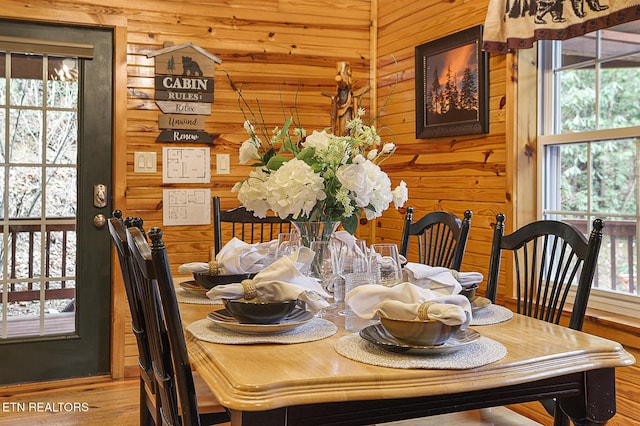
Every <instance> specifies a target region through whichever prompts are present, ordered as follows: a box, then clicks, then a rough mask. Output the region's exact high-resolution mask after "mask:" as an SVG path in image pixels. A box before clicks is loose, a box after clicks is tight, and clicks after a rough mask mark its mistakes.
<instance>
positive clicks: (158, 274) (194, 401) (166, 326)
mask: <svg viewBox="0 0 640 426" xmlns="http://www.w3.org/2000/svg"><path fill="white" fill-rule="evenodd" d="M126 233H127V242H128V246H129V250H130V251H131V257H132V260H133V262H132V264H133V272H134V274H133V276H134V277H135V281H136V285H137V287H138V289H139V294H140V297H141V301H142V309H143V314H144V319H145V323H146V328H147V335H148V337H149V344H150V352H151V359H152V365H153V372H154V375H155V383H156V392H157V394H158V397H159V398H158V399H159V417H158V419H157V422H156V424H170V425H184V426H199V425H211V424H219V423H226V422H229V420H230V419H229V415H228V413H227V412H226V410H225V409H224V407H222V406H220V405H219V404H216V405H217V410H212V411H210V412H206V413H205V412H201V411H200V409H199V405H198V398H197V394H196V387H195V382H194V377H193V373H192V371H191V365H190V363H189V357H188V354H187V347H186V342H185V337H184V332H183V329H182V321H181V319H180V313H179V311H178V302H177V299H176V294H175V288H174V285H173V279H172V276H171V270H170V266H169V262H168V260H167V253H166V248H165V246H164V243H163V242H162V231H160V229H158V228H152V229H151V230H150V231H149V237H150V238H151V239H152V241H153V247H154V248H153V250H152V249H151V248H150V247H149V244H148V242H147V239H146V238H145V236H144V234H143V233H142V232H141V231H140V229H138V228H135V227H132V228H127V230H126Z"/></svg>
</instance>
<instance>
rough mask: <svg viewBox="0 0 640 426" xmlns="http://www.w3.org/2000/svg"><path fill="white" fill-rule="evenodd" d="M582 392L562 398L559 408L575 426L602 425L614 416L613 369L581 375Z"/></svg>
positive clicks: (614, 387)
mask: <svg viewBox="0 0 640 426" xmlns="http://www.w3.org/2000/svg"><path fill="white" fill-rule="evenodd" d="M583 382H584V392H583V393H582V395H580V396H577V397H570V398H563V399H561V400H560V401H559V402H560V407H561V408H562V411H564V412H565V413H566V414H567V415H568V416H569V417H570V418H571V420H572V421H573V423H574V424H575V425H576V426H583V425H584V426H588V425H602V424H605V423H607V421H608V420H609V419H611V418H612V417H613V416H614V415H615V414H616V381H615V370H614V369H613V368H603V369H599V370H591V371H586V372H584V373H583Z"/></svg>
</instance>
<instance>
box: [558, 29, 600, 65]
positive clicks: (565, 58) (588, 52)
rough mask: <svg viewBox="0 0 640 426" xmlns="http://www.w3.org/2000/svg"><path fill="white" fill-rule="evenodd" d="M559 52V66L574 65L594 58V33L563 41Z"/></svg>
mask: <svg viewBox="0 0 640 426" xmlns="http://www.w3.org/2000/svg"><path fill="white" fill-rule="evenodd" d="M561 54H562V56H561V60H560V61H561V63H560V66H561V67H566V66H569V65H576V64H580V63H582V62H585V61H590V60H593V59H595V57H596V37H595V35H594V33H591V34H587V35H585V36H583V37H575V38H570V39H568V40H565V41H563V42H562V51H561Z"/></svg>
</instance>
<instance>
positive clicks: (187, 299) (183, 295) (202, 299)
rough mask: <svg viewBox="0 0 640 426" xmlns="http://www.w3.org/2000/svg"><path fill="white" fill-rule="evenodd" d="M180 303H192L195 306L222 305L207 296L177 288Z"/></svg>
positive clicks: (177, 297)
mask: <svg viewBox="0 0 640 426" xmlns="http://www.w3.org/2000/svg"><path fill="white" fill-rule="evenodd" d="M176 299H177V300H178V303H192V304H194V305H222V301H220V300H211V299H209V298H208V297H207V295H206V294H198V293H194V292H192V291H187V290H185V289H183V288H176Z"/></svg>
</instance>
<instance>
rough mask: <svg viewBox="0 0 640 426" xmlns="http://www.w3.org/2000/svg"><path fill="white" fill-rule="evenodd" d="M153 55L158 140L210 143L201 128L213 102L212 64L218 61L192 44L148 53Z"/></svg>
mask: <svg viewBox="0 0 640 426" xmlns="http://www.w3.org/2000/svg"><path fill="white" fill-rule="evenodd" d="M148 57H154V58H155V73H156V77H155V99H156V104H157V105H158V107H159V108H160V110H161V111H162V113H163V114H162V115H160V116H159V117H158V127H159V129H160V135H159V136H158V138H157V139H156V140H157V141H158V142H191V143H209V144H210V143H212V139H211V135H209V133H207V132H206V131H205V130H204V128H205V119H206V117H207V116H208V115H210V114H211V104H212V103H213V87H214V84H213V76H214V72H215V65H216V64H219V63H221V62H222V61H221V60H220V59H219V58H218V57H216V56H214V55H212V54H210V53H209V52H207V51H206V50H204V49H202V48H201V47H198V46H196V45H195V44H193V43H190V42H189V43H183V44H179V45H175V46H168V47H165V48H164V49H160V50H157V51H155V52H153V53H150V54H149V55H148Z"/></svg>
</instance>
